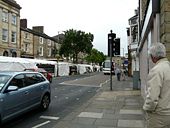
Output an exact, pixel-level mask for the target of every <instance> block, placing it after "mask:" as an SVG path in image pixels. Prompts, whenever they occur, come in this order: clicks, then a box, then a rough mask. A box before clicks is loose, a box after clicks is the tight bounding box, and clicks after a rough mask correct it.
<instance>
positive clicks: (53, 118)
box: [40, 116, 59, 120]
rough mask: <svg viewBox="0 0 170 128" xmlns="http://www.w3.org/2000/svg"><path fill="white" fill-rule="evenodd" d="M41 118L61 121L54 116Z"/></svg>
mask: <svg viewBox="0 0 170 128" xmlns="http://www.w3.org/2000/svg"><path fill="white" fill-rule="evenodd" d="M40 118H43V119H48V120H58V119H59V117H54V116H40Z"/></svg>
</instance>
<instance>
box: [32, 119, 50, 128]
mask: <svg viewBox="0 0 170 128" xmlns="http://www.w3.org/2000/svg"><path fill="white" fill-rule="evenodd" d="M48 123H50V121H49V120H48V121H45V122H44V123H41V124H38V125H36V126H34V127H32V128H39V127H41V126H43V125H46V124H48Z"/></svg>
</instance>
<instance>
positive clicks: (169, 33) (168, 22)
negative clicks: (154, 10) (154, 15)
mask: <svg viewBox="0 0 170 128" xmlns="http://www.w3.org/2000/svg"><path fill="white" fill-rule="evenodd" d="M160 8H161V14H160V20H161V21H160V39H161V42H163V43H165V45H166V48H167V57H168V59H169V60H170V0H161V2H160Z"/></svg>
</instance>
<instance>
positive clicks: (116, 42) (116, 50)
mask: <svg viewBox="0 0 170 128" xmlns="http://www.w3.org/2000/svg"><path fill="white" fill-rule="evenodd" d="M113 52H114V55H120V38H116V39H115V40H114V44H113Z"/></svg>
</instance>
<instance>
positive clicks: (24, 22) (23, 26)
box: [20, 19, 27, 28]
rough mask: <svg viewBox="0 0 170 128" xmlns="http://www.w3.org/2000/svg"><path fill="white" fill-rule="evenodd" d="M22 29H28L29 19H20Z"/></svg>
mask: <svg viewBox="0 0 170 128" xmlns="http://www.w3.org/2000/svg"><path fill="white" fill-rule="evenodd" d="M20 27H21V28H27V19H20Z"/></svg>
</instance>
